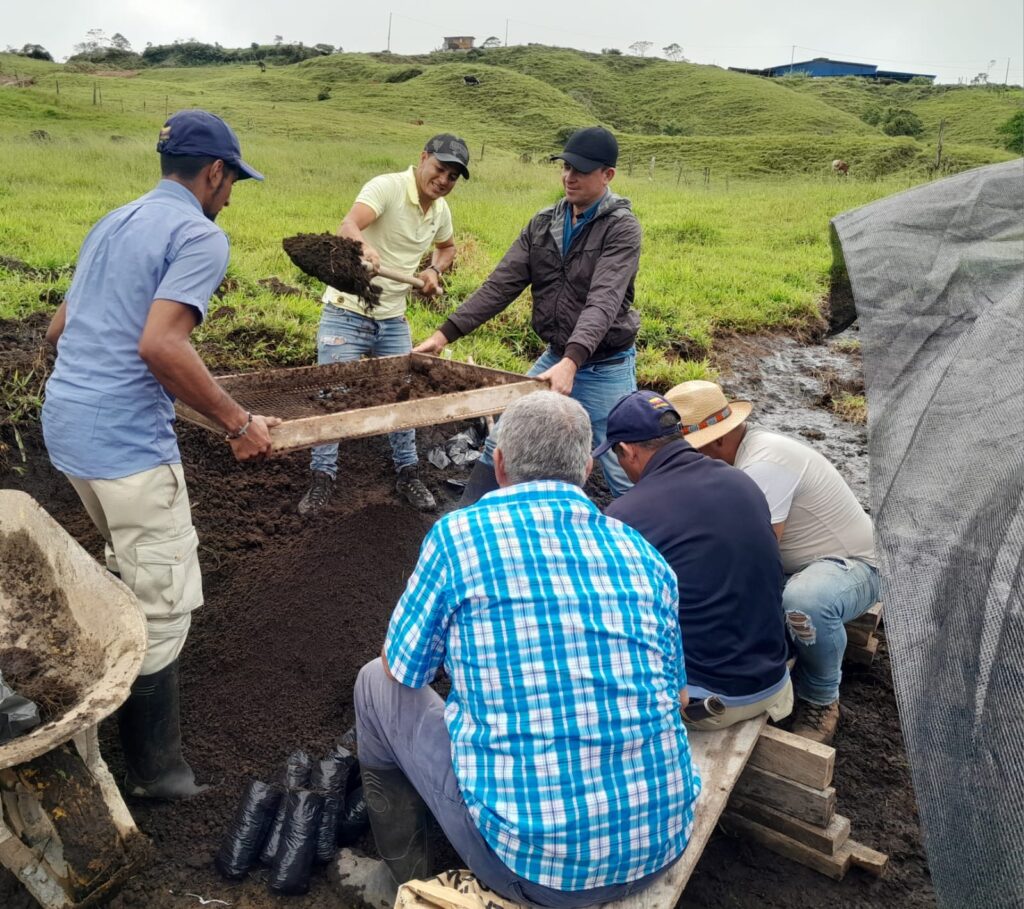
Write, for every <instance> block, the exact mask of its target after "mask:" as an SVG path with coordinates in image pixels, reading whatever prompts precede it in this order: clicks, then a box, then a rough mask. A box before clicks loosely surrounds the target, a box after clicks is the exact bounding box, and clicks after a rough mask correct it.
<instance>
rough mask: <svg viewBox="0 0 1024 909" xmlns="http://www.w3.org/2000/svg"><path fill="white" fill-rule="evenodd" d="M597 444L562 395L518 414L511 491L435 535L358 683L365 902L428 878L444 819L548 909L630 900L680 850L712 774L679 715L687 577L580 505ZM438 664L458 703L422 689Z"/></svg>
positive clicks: (503, 879) (504, 460)
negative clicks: (681, 612)
mask: <svg viewBox="0 0 1024 909" xmlns="http://www.w3.org/2000/svg"><path fill="white" fill-rule="evenodd" d="M591 439H592V434H591V426H590V420H589V419H588V418H587V415H586V412H585V411H584V409H583V407H582V406H581V405H580V404H579V403H577V402H576V401H574V400H572V399H571V398H568V397H565V396H562V395H559V394H556V393H554V392H548V391H542V392H536V393H534V394H531V395H528V396H526V397H525V398H521V399H520V400H518V401H516V402H515V403H513V404H512V405H511V406H510V407H509V408H508V410H506V411H505V414H504V416H503V417H502V419H501V423H500V424H499V427H498V440H497V447H496V450H495V471H496V474H497V479H498V484H499V489H497V490H494V491H492V492H490V493H489V494H487V495H485V496H484V497H483V498H482V499H481V500H480V501H479V502H478V503H477V504H476V505H473V506H470V507H467V508H463V509H461V510H459V511H456V512H453V513H451V514H449V515H447V516H445V517H443V518H442V519H441V520H440V521H438V522H437V524H435V525H434V527H433V529H432V530H431V531H430V533H429V534H428V535H427V538H426V540H425V542H424V544H423V548H422V551H421V553H420V558H419V562H418V564H417V566H416V569H415V571H414V572H413V575H412V577H411V578H410V580H409V583H408V586H407V587H406V591H405V593H404V595H403V596H402V598H401V600H400V601H399V603H398V606H397V607H396V609H395V612H394V614H393V615H392V617H391V623H390V627H389V629H388V634H387V639H386V641H385V644H384V648H383V651H382V654H381V657H380V658H379V659H377V660H374V661H373V662H372V663H369V664H368V665H366V666H364V667H363V669H362V671H361V672H360V674H359V678H358V679H357V681H356V689H355V708H356V724H357V731H358V740H359V758H360V763H361V765H362V774H363V784H364V787H365V792H366V795H367V805H368V808H369V811H370V823H371V826H372V829H373V834H374V839H375V840H376V843H377V848H378V850H379V851H380V854H381V856H382V857H383V858H384V864H383V865H382V866H378V867H377V869H376V873H370V874H367V875H364V879H363V881H362V896H363V898H364V899H365V900H366V901H367V902H369V903H370V904H371V905H374V906H384V905H386V906H391V905H393V903H394V899H395V891H396V888H397V885H398V884H400V883H404V882H405V881H407V880H410V879H414V878H422V877H426V876H428V875H429V874H430V873H432V872H431V867H430V858H429V855H428V836H427V818H428V814H429V813H431V812H432V813H433V815H434V817H435V818H436V819H437V821H438V823H439V824H440V825H441V827H442V828H443V830H444V832H445V834H446V835H447V837H448V839H449V841H450V842H451V843H452V845H453V846H454V847H455V850H456V851H457V852H458V853H459V855H460V856H461V857H462V858H463V860H464V861H465V862H466V864H467V865H468V866H469V869H470V870H471V871H472V872H473V873H474V874H475V875H476V876H477V878H478V879H479V880H480V881H481V882H482V883H484V884H485V885H486V886H487V887H489V888H491V889H492V890H494V891H496V892H497V893H499V894H501V895H502V896H505V897H507V898H509V899H512V900H516V901H517V902H521V903H525V904H533V905H538V906H551V907H567V909H568V907H582V906H590V905H593V904H596V903H605V902H608V901H610V900H614V899H619V898H621V897H624V896H627V895H629V894H631V893H634V892H636V891H639V890H641V889H643V888H644V887H646V886H648V885H649V884H651V883H652V882H653V881H654V880H655V879H656V878H657V877H658V876H659V875H660V874H661V873H662V872H663V871H664V870H665V869H666V868H667V867H668V866H670V865H671V864H672V863H673V862H674V861H675V860H676V859H677V858H679V856H680V855H681V854H682V852H683V850H684V849H685V847H686V844H687V841H688V839H689V836H690V833H691V830H692V827H693V816H694V803H695V801H696V798H697V795H698V793H699V792H700V779H699V777H698V776H697V774H696V771H695V769H694V767H693V765H692V763H691V759H690V751H689V745H688V742H687V737H686V732H685V731H684V728H683V725H682V720H681V718H680V715H679V698H680V695H681V693H684V692H683V689H684V687H685V685H686V672H685V669H684V664H683V649H682V640H681V637H680V633H679V621H678V616H677V608H678V603H677V593H678V591H677V585H676V578H675V575H674V574H673V573H672V570H671V568H669V566H668V565H667V564H666V562H665V560H664V559H663V558H662V557H661V556H660V555H659V554H658V552H657V551H656V550H655V549H654V547H652V546H651V545H650V544H649V543H647V542H646V541H645V540H644V539H643V537H642V536H640V534H638V533H637V532H636V531H634V530H632V529H631V528H629V527H627V526H626V525H624V524H622V523H620V522H619V521H615V520H613V519H611V518H607V517H605V516H603V515H602V514H601V513H600V511H598V509H597V508H596V507H595V506H594V505H593V504H592V503H591V502H590V500H589V499H587V497H586V496H585V495H584V493H583V490H582V489H581V488H580V487H581V486H582V485H583V483H584V481H585V480H586V478H587V475H588V474H589V472H590V470H591V467H592V466H593V460H592V459H591V457H590V448H591ZM626 589H628V590H629V596H628V597H627V596H624V595H623V590H626ZM442 664H443V665H444V667H445V669H446V670H447V672H448V675H449V676H450V678H451V693H450V694H449V696H448V702H447V705H446V704H445V703H444V702H443V701H442V700H441V698H440V696H439V695H438V694H437V693H436V692H434V691H433V689H431V688H430V687H429V686H430V683H431V682H432V681H433V679H434V676H435V675H436V674H437V671H438V669H439V668H440V667H441V665H442ZM355 877H356V875H353V876H352V877H350V878H349V882H350V883H353V884H354V883H355V880H354V879H355Z"/></svg>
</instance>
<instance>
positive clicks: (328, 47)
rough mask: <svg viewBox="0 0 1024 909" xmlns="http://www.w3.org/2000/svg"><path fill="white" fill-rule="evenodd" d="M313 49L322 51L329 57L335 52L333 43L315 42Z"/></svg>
mask: <svg viewBox="0 0 1024 909" xmlns="http://www.w3.org/2000/svg"><path fill="white" fill-rule="evenodd" d="M313 49H314V50H318V51H320V53H321V54H323V55H324V56H325V57H329V56H330V55H331V54H333V53H334V45H333V44H324V43H321V44H314V45H313Z"/></svg>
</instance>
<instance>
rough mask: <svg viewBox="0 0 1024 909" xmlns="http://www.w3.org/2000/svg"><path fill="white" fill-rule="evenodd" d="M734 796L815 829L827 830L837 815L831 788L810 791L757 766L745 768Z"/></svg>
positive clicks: (834, 795)
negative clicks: (812, 825)
mask: <svg viewBox="0 0 1024 909" xmlns="http://www.w3.org/2000/svg"><path fill="white" fill-rule="evenodd" d="M736 794H737V795H739V796H740V797H741V798H745V799H746V800H747V801H751V802H758V803H759V804H762V805H767V806H768V807H769V808H774V809H776V810H777V811H781V812H783V814H788V815H791V816H792V817H795V818H797V819H799V820H801V821H806V822H807V823H808V824H814V825H815V826H816V827H827V826H828V825H829V821H831V820H832V815H834V814H835V813H836V791H835V789H834V788H833V787H832V786H828V787H826V788H824V789H813V788H812V787H810V786H805V785H804V784H803V783H795V782H793V780H787V779H786V778H785V777H783V776H779V774H777V773H772V772H771V771H768V770H762V769H761V768H760V767H753V766H748V767H747V769H746V770H744V771H743V775H742V776H741V777H740V779H739V782H737V783H736Z"/></svg>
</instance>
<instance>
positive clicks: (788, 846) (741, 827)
mask: <svg viewBox="0 0 1024 909" xmlns="http://www.w3.org/2000/svg"><path fill="white" fill-rule="evenodd" d="M722 826H723V827H724V828H725V829H726V830H727V831H728V832H730V833H733V834H736V835H738V836H744V837H747V838H748V839H751V840H753V841H754V842H755V843H759V844H760V845H762V846H764V847H765V848H766V849H770V850H771V851H772V852H774V853H776V854H777V855H781V856H784V857H785V858H788V859H791V860H792V861H794V862H799V863H800V864H801V865H806V866H807V867H808V868H812V869H813V870H814V871H817V872H819V873H820V874H824V875H826V876H827V877H830V878H832V880H835V881H841V880H842V879H843V878H844V877H845V876H846V872H847V871H849V870H850V864H851V862H852V861H853V854H852V851H851V849H850V844H849V841H847V842H846V843H844V844H843V845H842V846H840V847H839V849H838V850H836V854H835V855H825V854H823V853H821V852H818V850H817V849H812V848H811V847H810V846H805V845H804V844H803V843H800V842H798V841H797V840H795V839H793V838H792V837H789V836H786V835H785V834H784V833H779V832H778V831H776V830H771V829H769V828H768V827H764V826H762V825H761V824H758V823H756V822H754V821H751V820H749V819H748V818H745V817H742V816H740V815H738V814H736V813H735V812H732V811H727V812H726V813H725V814H724V815H723V816H722Z"/></svg>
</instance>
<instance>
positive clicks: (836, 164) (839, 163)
mask: <svg viewBox="0 0 1024 909" xmlns="http://www.w3.org/2000/svg"><path fill="white" fill-rule="evenodd" d="M849 169H850V165H849V164H847V163H846V162H845V161H843V160H842V158H836V159H835V161H833V162H832V173H834V174H839V175H840V176H843V177H845V176H846V172H847V171H848V170H849Z"/></svg>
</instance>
